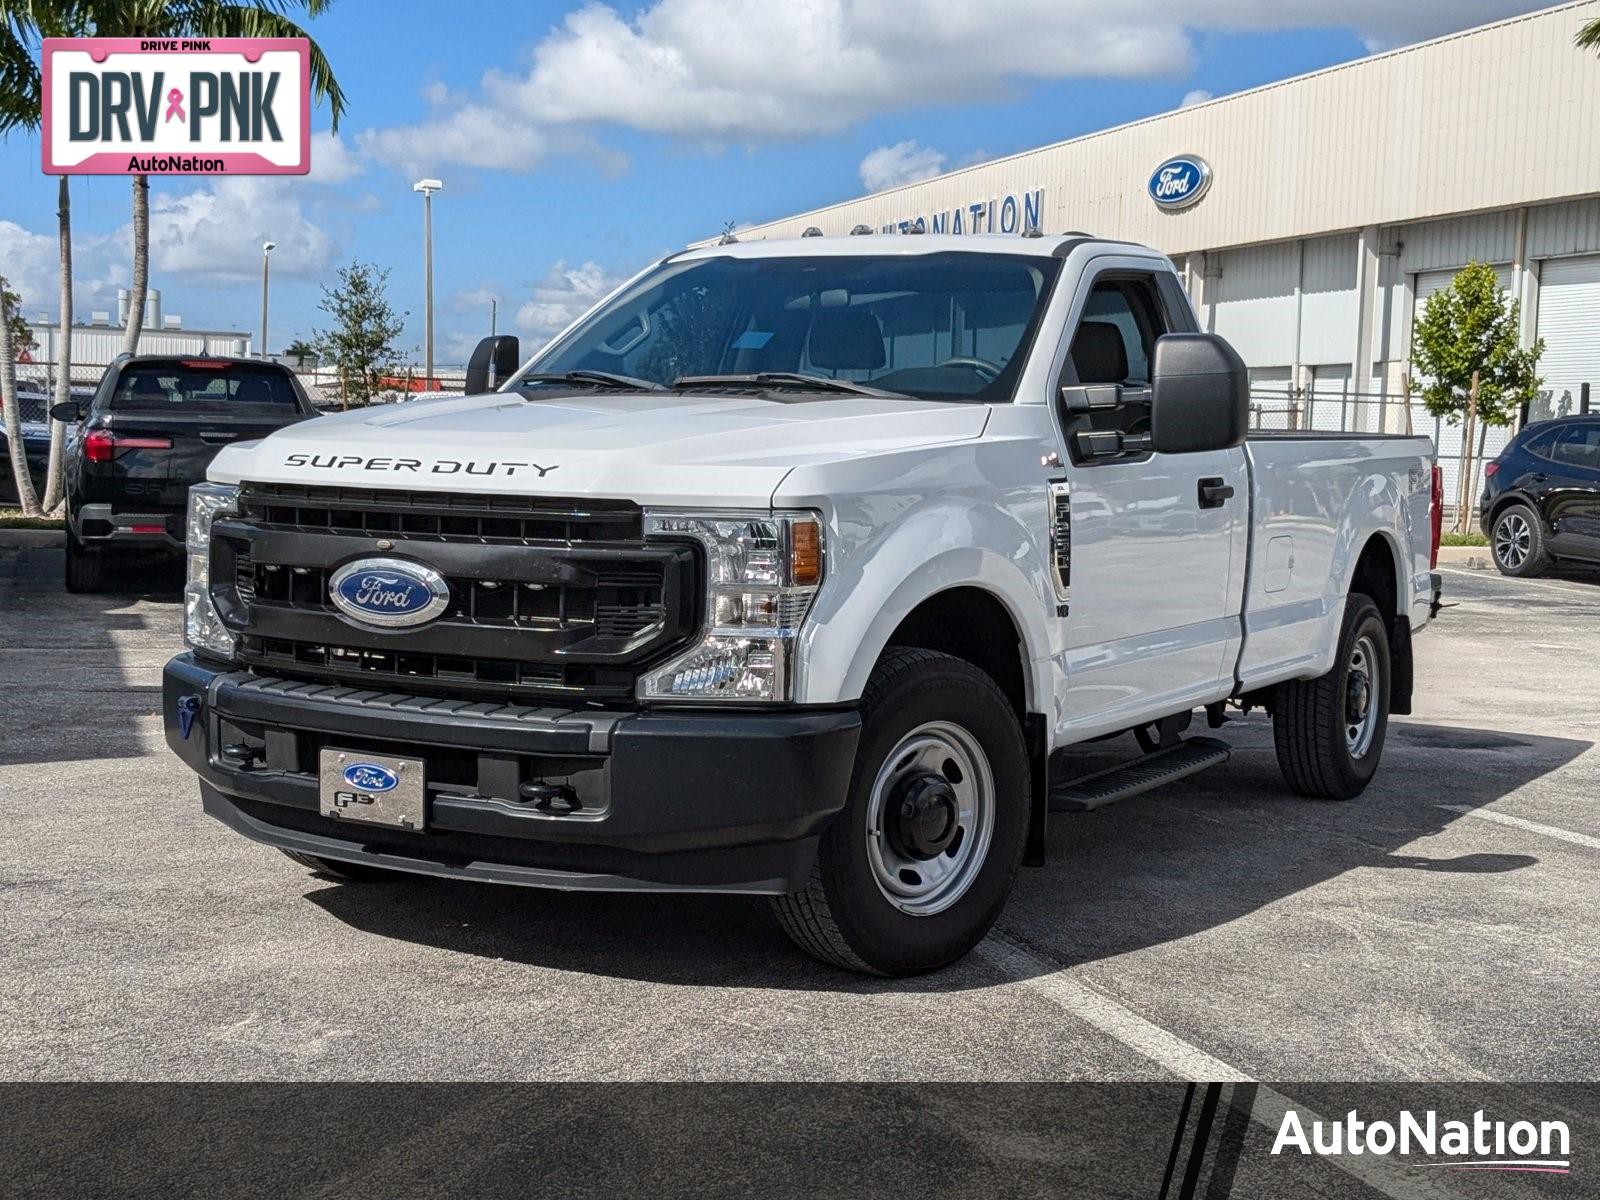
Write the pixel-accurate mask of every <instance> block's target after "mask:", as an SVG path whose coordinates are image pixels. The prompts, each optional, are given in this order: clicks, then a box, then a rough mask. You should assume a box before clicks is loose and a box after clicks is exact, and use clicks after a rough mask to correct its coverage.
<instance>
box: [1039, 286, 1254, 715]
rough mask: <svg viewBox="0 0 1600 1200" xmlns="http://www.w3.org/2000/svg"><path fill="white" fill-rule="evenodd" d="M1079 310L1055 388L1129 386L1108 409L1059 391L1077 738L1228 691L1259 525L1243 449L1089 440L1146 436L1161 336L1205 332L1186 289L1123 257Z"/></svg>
mask: <svg viewBox="0 0 1600 1200" xmlns="http://www.w3.org/2000/svg"><path fill="white" fill-rule="evenodd" d="M1140 268H1143V269H1140ZM1072 311H1073V316H1072V318H1071V323H1070V324H1069V328H1071V329H1072V331H1073V333H1072V337H1071V340H1070V342H1069V346H1068V353H1067V355H1066V361H1065V363H1064V364H1063V367H1062V370H1061V373H1060V379H1059V383H1060V384H1061V385H1063V386H1075V385H1117V386H1119V387H1120V388H1121V403H1120V404H1118V405H1117V406H1116V407H1114V408H1110V409H1103V410H1099V411H1094V412H1090V413H1083V412H1076V413H1071V412H1068V411H1067V408H1066V406H1065V405H1064V404H1063V403H1062V402H1061V398H1060V395H1059V388H1058V389H1057V391H1058V395H1057V397H1056V403H1055V411H1056V427H1057V436H1058V438H1059V439H1060V441H1061V447H1062V453H1061V458H1062V461H1063V463H1064V464H1065V466H1066V477H1067V484H1068V504H1069V506H1070V507H1069V512H1070V521H1071V542H1070V546H1071V549H1070V554H1071V558H1070V570H1071V588H1070V591H1071V603H1070V605H1069V606H1068V608H1067V612H1066V615H1065V616H1062V617H1060V618H1058V619H1060V620H1061V621H1062V622H1063V623H1064V629H1063V630H1062V640H1061V643H1059V644H1062V645H1064V646H1065V650H1064V654H1063V658H1064V661H1063V662H1062V664H1061V665H1062V668H1063V672H1064V675H1065V678H1066V698H1065V699H1066V702H1065V705H1064V710H1063V711H1062V712H1061V715H1060V718H1059V730H1058V732H1059V733H1062V734H1066V735H1067V736H1068V737H1069V738H1071V739H1078V738H1082V737H1092V736H1095V735H1097V734H1100V733H1107V732H1112V731H1115V730H1119V729H1125V728H1128V727H1130V726H1132V725H1136V724H1143V723H1145V722H1147V721H1152V720H1155V719H1157V718H1159V717H1162V716H1166V715H1169V714H1173V713H1178V712H1184V711H1187V710H1189V709H1191V708H1193V707H1195V706H1197V705H1201V704H1205V703H1209V702H1211V701H1213V700H1217V699H1221V698H1222V697H1224V696H1226V695H1227V694H1228V693H1229V691H1230V690H1231V689H1232V676H1233V664H1234V661H1235V659H1236V656H1237V653H1238V649H1239V643H1240V628H1239V606H1240V603H1241V599H1242V596H1243V592H1244V559H1245V551H1246V546H1247V539H1248V536H1249V527H1248V515H1247V514H1248V497H1247V479H1246V472H1245V455H1244V449H1243V447H1236V448H1233V449H1228V450H1215V451H1202V452H1198V453H1191V454H1156V453H1153V452H1152V451H1150V450H1148V449H1138V448H1132V449H1129V450H1127V451H1122V452H1115V453H1112V454H1109V455H1107V454H1097V453H1090V452H1088V451H1087V450H1086V445H1087V443H1086V440H1085V439H1082V438H1080V437H1079V435H1080V434H1081V433H1084V432H1086V431H1087V432H1094V431H1101V432H1104V431H1106V430H1116V431H1118V432H1120V433H1124V434H1132V435H1137V434H1140V433H1148V431H1149V428H1150V425H1149V415H1150V399H1149V397H1150V391H1149V388H1150V362H1151V359H1152V356H1153V353H1154V348H1155V340H1156V338H1158V337H1160V336H1161V335H1162V334H1164V333H1169V332H1191V331H1194V329H1195V326H1194V319H1193V316H1192V315H1191V313H1190V312H1189V310H1188V307H1187V305H1186V304H1185V303H1184V301H1183V299H1182V296H1181V294H1180V293H1179V292H1178V290H1177V285H1176V282H1175V281H1173V280H1171V279H1158V276H1157V275H1156V274H1155V273H1154V272H1152V271H1150V270H1149V269H1148V263H1147V262H1142V261H1140V260H1129V265H1128V266H1127V267H1122V266H1118V265H1117V264H1116V263H1115V262H1114V261H1113V262H1110V263H1107V264H1106V265H1104V266H1102V267H1100V268H1099V270H1098V271H1096V270H1095V269H1094V268H1091V270H1090V271H1089V272H1086V274H1085V278H1084V282H1083V283H1082V284H1081V285H1080V292H1079V295H1078V296H1077V297H1076V298H1075V300H1074V305H1073V310H1072ZM1103 444H1104V443H1103V442H1102V445H1101V448H1102V449H1103ZM1228 488H1231V489H1232V493H1231V495H1226V496H1224V493H1226V491H1227V489H1228ZM1219 496H1220V497H1223V498H1220V499H1219Z"/></svg>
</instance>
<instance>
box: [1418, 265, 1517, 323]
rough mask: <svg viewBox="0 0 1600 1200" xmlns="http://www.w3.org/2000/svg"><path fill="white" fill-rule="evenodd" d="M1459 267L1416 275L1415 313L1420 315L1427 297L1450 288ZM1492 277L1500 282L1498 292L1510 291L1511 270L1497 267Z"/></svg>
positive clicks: (1506, 267) (1505, 267) (1422, 272)
mask: <svg viewBox="0 0 1600 1200" xmlns="http://www.w3.org/2000/svg"><path fill="white" fill-rule="evenodd" d="M1460 270H1461V268H1460V267H1451V268H1450V269H1449V270H1448V271H1420V272H1418V273H1417V287H1416V297H1417V301H1416V313H1417V316H1419V317H1420V316H1421V315H1422V306H1423V305H1424V304H1426V303H1427V302H1428V297H1429V296H1431V295H1433V294H1434V293H1435V292H1441V291H1443V290H1444V289H1445V288H1447V287H1449V286H1450V281H1451V280H1452V279H1454V278H1455V277H1456V274H1457V272H1459V271H1460ZM1494 277H1495V278H1496V279H1498V280H1499V281H1500V290H1501V291H1502V292H1509V291H1510V290H1511V268H1510V267H1509V266H1507V265H1501V266H1497V267H1496V268H1495V269H1494Z"/></svg>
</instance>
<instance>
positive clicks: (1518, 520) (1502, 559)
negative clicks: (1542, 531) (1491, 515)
mask: <svg viewBox="0 0 1600 1200" xmlns="http://www.w3.org/2000/svg"><path fill="white" fill-rule="evenodd" d="M1532 548H1533V530H1532V529H1530V528H1529V527H1528V522H1527V521H1526V520H1525V519H1524V518H1523V516H1522V514H1521V513H1507V514H1506V515H1505V516H1503V517H1501V518H1500V523H1499V524H1498V525H1496V526H1495V527H1494V557H1495V560H1496V561H1497V562H1498V563H1499V564H1500V565H1501V566H1502V567H1504V568H1506V570H1508V571H1515V570H1516V569H1517V568H1518V567H1520V566H1521V565H1522V564H1523V563H1525V562H1527V561H1528V552H1529V551H1530V550H1532Z"/></svg>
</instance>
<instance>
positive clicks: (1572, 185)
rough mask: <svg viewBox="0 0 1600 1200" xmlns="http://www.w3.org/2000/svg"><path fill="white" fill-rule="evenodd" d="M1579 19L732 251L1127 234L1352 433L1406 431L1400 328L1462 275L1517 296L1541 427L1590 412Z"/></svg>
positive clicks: (1076, 150) (1469, 41)
mask: <svg viewBox="0 0 1600 1200" xmlns="http://www.w3.org/2000/svg"><path fill="white" fill-rule="evenodd" d="M1596 18H1600V2H1596V0H1588V2H1586V3H1579V4H1567V5H1563V6H1561V7H1558V8H1551V9H1546V10H1544V11H1541V12H1537V13H1534V14H1532V15H1529V16H1524V17H1517V18H1513V19H1511V20H1506V21H1501V22H1497V23H1495V24H1492V25H1486V26H1483V27H1481V28H1478V29H1472V30H1468V31H1466V32H1464V33H1459V34H1455V35H1452V36H1449V37H1444V38H1439V39H1437V40H1435V41H1431V42H1425V43H1422V44H1420V45H1415V46H1409V47H1406V48H1404V49H1399V50H1395V51H1392V52H1389V53H1384V54H1378V55H1374V56H1372V57H1370V58H1364V59H1360V60H1358V61H1356V62H1352V63H1348V64H1345V65H1343V66H1337V67H1332V68H1329V69H1327V70H1323V71H1317V72H1315V73H1314V74H1310V75H1304V76H1300V77H1298V78H1295V79H1289V80H1285V81H1284V82H1282V83H1275V84H1270V85H1268V86H1265V87H1259V88H1255V89H1253V90H1251V91H1247V92H1241V93H1239V94H1237V95H1232V96H1226V97H1223V98H1220V99H1216V100H1211V101H1209V102H1206V103H1203V104H1196V105H1193V106H1191V107H1186V108H1181V109H1178V110H1176V111H1173V112H1168V113H1163V114H1161V115H1159V116H1155V117H1150V118H1147V119H1145V120H1140V121H1134V122H1132V123H1130V124H1127V125H1122V126H1118V127H1117V128H1114V129H1108V130H1105V131H1104V132H1100V133H1092V134H1088V135H1086V136H1083V137H1077V138H1073V139H1071V140H1069V141H1065V142H1060V143H1057V144H1055V145H1052V146H1046V147H1044V148H1042V149H1038V150H1030V151H1027V152H1025V153H1022V154H1016V155H1012V156H1010V157H1008V158H1002V159H996V160H993V161H990V162H985V163H982V164H980V165H978V166H974V167H969V168H966V169H964V170H959V171H952V172H950V173H948V174H945V175H940V176H937V177H936V178H933V179H929V180H926V181H923V182H920V183H912V184H908V185H905V186H903V187H898V188H894V189H892V190H888V191H883V192H879V193H876V194H874V195H871V196H866V197H862V198H860V199H855V200H850V201H847V202H845V203H842V204H836V205H833V206H831V207H828V208H822V209H817V210H815V211H812V212H807V213H802V214H800V215H798V216H794V217H790V218H787V219H784V220H779V221H773V222H770V223H767V224H762V225H757V226H755V227H753V228H749V229H741V230H739V233H738V236H739V238H740V240H741V241H743V240H748V239H750V238H762V237H793V236H798V235H800V234H802V233H805V232H807V231H820V232H821V233H822V234H824V235H826V236H836V235H846V234H848V233H850V231H851V230H852V229H860V227H863V226H865V227H867V229H870V230H871V231H872V232H873V233H874V234H875V235H882V234H899V233H904V232H907V231H911V230H918V229H920V230H925V231H928V232H945V233H1021V232H1023V231H1024V230H1026V229H1027V228H1028V227H1029V226H1032V225H1037V227H1038V228H1040V229H1042V230H1043V231H1044V232H1045V233H1046V234H1059V233H1064V232H1067V231H1079V230H1081V231H1087V232H1090V233H1093V234H1095V235H1098V236H1103V237H1111V238H1121V239H1127V240H1131V241H1137V242H1142V243H1145V244H1148V245H1151V246H1155V247H1157V248H1158V249H1160V250H1162V251H1164V252H1165V253H1167V254H1168V255H1170V256H1171V257H1172V260H1173V262H1174V263H1175V264H1176V266H1177V268H1178V270H1179V271H1180V272H1181V273H1182V275H1183V277H1184V280H1185V282H1186V284H1187V287H1188V290H1189V294H1190V296H1191V297H1192V298H1193V300H1194V302H1195V305H1196V307H1197V309H1198V311H1199V313H1200V319H1201V322H1202V324H1203V326H1204V327H1205V328H1207V329H1209V330H1212V331H1214V332H1216V333H1220V334H1223V335H1224V336H1226V337H1227V338H1228V339H1229V340H1230V341H1231V342H1232V343H1233V344H1234V346H1235V347H1237V348H1238V350H1239V352H1240V353H1241V354H1242V355H1243V356H1244V358H1245V360H1246V361H1247V362H1248V363H1249V365H1250V370H1251V378H1252V385H1253V390H1254V391H1256V393H1257V394H1258V396H1270V395H1272V394H1273V393H1274V392H1276V393H1277V394H1279V395H1284V396H1288V397H1293V398H1295V399H1296V400H1297V403H1298V404H1299V405H1300V406H1301V407H1299V409H1298V412H1299V415H1300V420H1301V421H1303V422H1304V421H1306V416H1305V409H1304V407H1303V405H1304V401H1305V400H1306V399H1311V400H1312V401H1313V402H1312V404H1311V407H1310V419H1309V422H1308V423H1310V424H1314V425H1316V426H1326V427H1338V426H1339V424H1341V423H1342V424H1344V425H1346V426H1349V427H1355V428H1369V429H1370V428H1376V427H1377V426H1378V425H1380V424H1382V425H1385V426H1388V427H1389V428H1391V429H1395V428H1403V427H1404V424H1405V422H1406V420H1407V419H1408V414H1407V406H1406V405H1405V404H1404V403H1403V402H1402V401H1401V397H1402V396H1403V395H1404V390H1405V378H1404V377H1405V376H1406V374H1407V372H1408V369H1409V368H1408V365H1407V364H1408V361H1409V359H1410V353H1411V330H1412V323H1413V320H1414V318H1415V317H1416V316H1417V315H1418V314H1420V312H1421V309H1422V304H1423V302H1424V301H1425V300H1426V298H1427V297H1428V296H1429V295H1430V294H1431V293H1433V292H1434V291H1436V290H1438V289H1439V288H1441V287H1444V286H1446V285H1447V284H1448V283H1449V282H1450V279H1451V277H1452V276H1453V274H1454V273H1455V272H1456V271H1457V270H1459V269H1460V268H1461V267H1462V266H1464V265H1465V264H1466V263H1468V262H1469V261H1473V260H1477V261H1480V262H1486V263H1489V264H1491V265H1493V267H1494V268H1495V270H1496V272H1497V273H1498V274H1499V276H1500V280H1501V283H1502V286H1503V287H1505V288H1506V289H1507V290H1508V291H1509V292H1511V293H1512V294H1513V295H1515V296H1516V297H1518V298H1520V300H1521V302H1522V337H1523V340H1524V343H1525V344H1531V343H1532V342H1533V340H1534V339H1535V338H1539V337H1542V338H1543V339H1544V341H1545V352H1544V357H1543V359H1542V360H1541V363H1540V373H1541V375H1542V376H1543V377H1544V379H1545V385H1544V388H1545V394H1544V396H1543V398H1542V401H1541V403H1540V404H1539V406H1538V407H1539V409H1541V410H1542V414H1541V415H1543V414H1548V413H1559V412H1562V411H1571V410H1574V409H1576V408H1577V407H1578V405H1579V403H1580V398H1581V395H1582V385H1583V384H1584V383H1592V384H1593V385H1594V391H1595V407H1596V408H1597V409H1600V58H1597V57H1596V56H1595V54H1594V53H1593V52H1589V51H1582V50H1579V49H1577V48H1576V47H1574V45H1573V38H1574V36H1575V35H1576V33H1577V31H1578V29H1579V27H1580V26H1582V25H1583V24H1584V23H1585V22H1587V21H1590V20H1594V19H1596ZM1428 426H1429V427H1428V430H1427V431H1428V432H1435V430H1434V429H1433V427H1432V422H1431V421H1429V422H1428ZM1438 432H1439V433H1440V435H1441V437H1440V441H1441V445H1440V450H1441V452H1442V453H1446V454H1448V453H1449V452H1450V450H1451V446H1450V442H1451V437H1450V434H1451V432H1452V431H1450V430H1448V429H1443V430H1439V431H1438ZM1496 441H1503V435H1501V436H1500V437H1498V438H1496V437H1492V438H1491V440H1490V447H1491V452H1492V450H1493V449H1494V448H1495V443H1496Z"/></svg>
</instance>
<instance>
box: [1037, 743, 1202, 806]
mask: <svg viewBox="0 0 1600 1200" xmlns="http://www.w3.org/2000/svg"><path fill="white" fill-rule="evenodd" d="M1231 753H1233V751H1232V749H1231V747H1229V745H1228V743H1226V742H1219V741H1217V740H1216V739H1215V738H1205V737H1197V738H1188V739H1186V740H1185V741H1183V742H1180V743H1179V744H1178V745H1176V746H1174V747H1172V748H1171V749H1170V750H1158V751H1156V752H1155V753H1154V754H1146V755H1145V756H1144V757H1143V758H1138V759H1135V760H1134V761H1133V762H1128V763H1119V764H1118V765H1117V766H1114V767H1107V768H1106V769H1105V770H1103V771H1096V772H1095V773H1094V774H1092V775H1085V776H1083V777H1082V778H1081V779H1068V780H1065V781H1063V782H1062V783H1061V784H1059V785H1058V786H1056V787H1053V788H1051V789H1050V811H1051V812H1092V811H1093V810H1094V809H1097V808H1104V807H1105V806H1106V805H1108V804H1115V803H1116V802H1117V801H1118V800H1126V799H1127V798H1128V797H1129V796H1137V795H1139V794H1140V793H1141V792H1148V791H1152V790H1154V789H1155V788H1158V787H1162V786H1164V785H1166V784H1169V783H1172V782H1173V781H1174V780H1178V779H1182V778H1184V777H1185V776H1187V775H1193V774H1195V773H1196V772H1197V771H1204V770H1205V769H1206V768H1207V767H1215V766H1217V765H1219V764H1221V763H1225V762H1227V761H1228V755H1230V754H1231Z"/></svg>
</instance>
